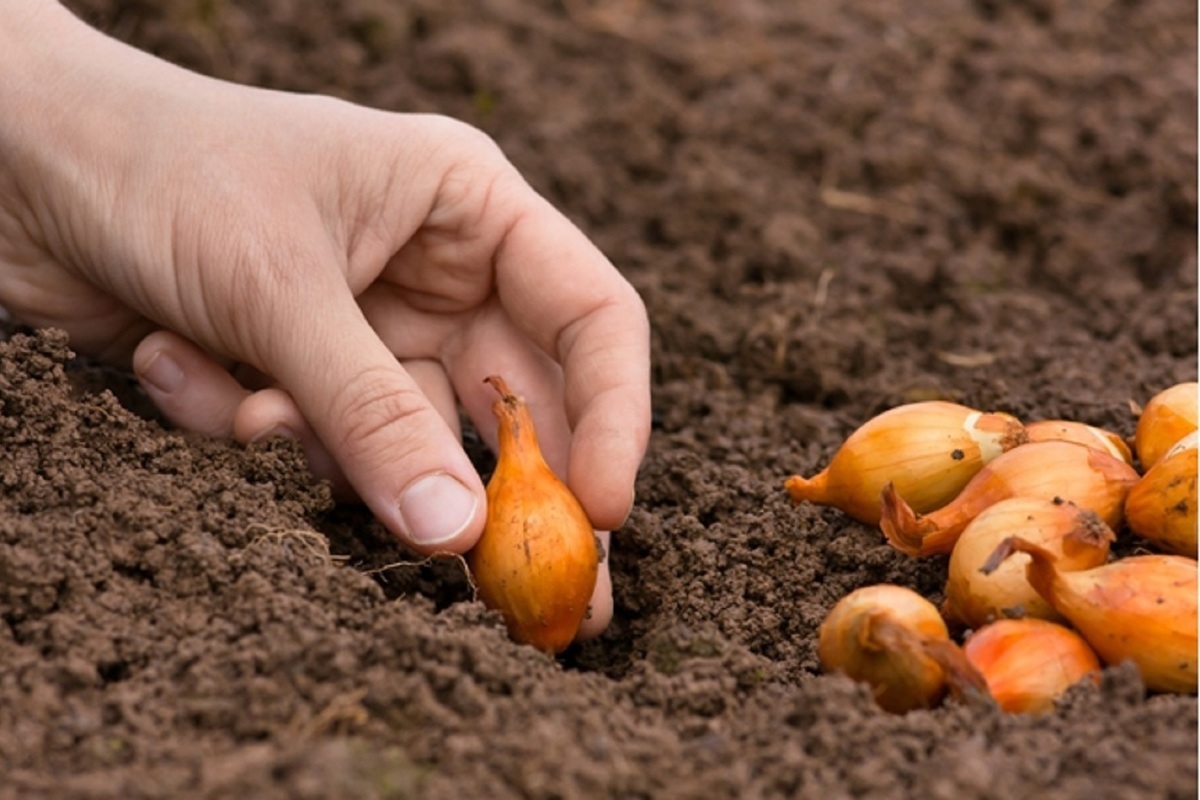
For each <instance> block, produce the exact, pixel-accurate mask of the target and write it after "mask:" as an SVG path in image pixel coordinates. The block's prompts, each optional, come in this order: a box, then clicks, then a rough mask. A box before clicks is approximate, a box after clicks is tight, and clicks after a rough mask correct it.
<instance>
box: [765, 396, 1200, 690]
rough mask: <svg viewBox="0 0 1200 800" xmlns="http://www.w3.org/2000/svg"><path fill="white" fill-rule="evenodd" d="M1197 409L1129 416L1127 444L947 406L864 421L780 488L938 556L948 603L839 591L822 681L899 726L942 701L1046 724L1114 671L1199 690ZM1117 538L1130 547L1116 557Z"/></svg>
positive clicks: (1191, 402) (1163, 400)
mask: <svg viewBox="0 0 1200 800" xmlns="http://www.w3.org/2000/svg"><path fill="white" fill-rule="evenodd" d="M1197 403H1198V400H1197V383H1195V382H1189V383H1180V384H1176V385H1174V386H1170V387H1167V388H1165V389H1163V390H1161V391H1159V392H1158V393H1157V394H1154V395H1153V396H1152V397H1151V398H1150V399H1149V401H1148V402H1147V403H1146V404H1145V405H1144V406H1143V407H1138V406H1136V405H1135V404H1133V403H1131V410H1132V411H1133V413H1134V414H1135V415H1136V429H1135V431H1134V433H1133V435H1131V436H1129V437H1128V438H1127V439H1126V438H1122V437H1121V436H1119V435H1118V434H1116V433H1114V432H1112V431H1109V430H1105V429H1102V428H1098V427H1094V426H1091V425H1088V424H1085V423H1082V422H1078V421H1074V420H1065V419H1064V420H1059V419H1054V420H1039V421H1032V422H1028V423H1025V422H1022V421H1020V420H1018V419H1017V418H1016V417H1014V416H1012V415H1009V414H1005V413H1002V412H984V411H980V410H977V409H974V408H971V407H969V406H964V405H959V404H957V403H949V402H942V401H927V402H917V403H910V404H907V405H902V406H897V407H895V408H892V409H889V410H888V411H885V412H883V413H881V414H879V415H878V416H876V417H874V418H872V419H870V420H868V421H867V422H866V423H865V424H863V425H862V426H861V427H860V428H859V429H858V430H856V431H854V433H852V434H851V435H850V436H849V437H848V438H847V439H846V441H845V442H844V443H843V444H842V446H841V447H840V448H839V449H838V451H837V453H835V455H834V457H833V458H832V459H831V460H830V462H829V464H828V465H827V466H826V467H825V469H823V470H822V471H821V472H819V473H818V474H816V475H814V476H812V477H809V478H805V477H801V476H799V475H793V476H791V477H790V478H788V480H787V481H786V484H785V486H786V488H787V490H788V492H789V494H790V495H791V497H792V499H793V501H794V502H796V503H802V502H811V503H816V504H819V505H826V506H832V507H835V508H838V509H840V510H841V511H843V512H845V513H846V514H848V515H850V516H852V517H853V518H855V519H857V520H859V521H861V522H864V523H866V524H869V525H877V526H878V527H879V528H880V530H881V532H882V533H883V535H884V537H885V538H886V539H887V541H888V542H889V543H890V544H891V545H892V546H893V547H894V548H896V549H897V550H898V551H900V552H902V553H905V554H906V555H909V556H912V557H916V558H925V557H934V556H948V559H947V575H946V585H945V593H944V597H943V598H942V599H941V603H940V605H938V604H935V603H934V602H933V601H932V600H931V599H929V598H926V597H923V596H922V595H920V594H918V593H917V592H915V591H913V590H912V589H910V588H907V587H903V586H897V585H891V584H880V585H874V586H863V587H860V588H858V589H856V590H855V591H853V592H851V593H850V594H848V595H847V596H845V597H843V598H842V599H841V600H840V601H839V602H838V603H836V604H835V606H834V607H833V608H832V609H831V610H830V612H829V614H828V615H827V617H826V619H825V621H824V623H823V624H822V626H821V630H820V638H819V645H818V656H819V658H820V662H821V666H822V668H823V669H824V670H826V671H828V672H841V673H844V674H846V675H848V676H849V677H850V678H852V679H854V680H857V681H860V682H862V683H864V684H866V685H867V686H869V687H870V690H871V692H872V695H873V696H874V697H875V699H876V701H877V702H878V704H879V705H880V706H881V707H882V708H884V709H885V710H888V711H891V712H895V713H903V712H906V711H910V710H912V709H917V708H931V707H934V706H936V705H937V704H939V703H941V702H942V701H943V699H944V698H945V697H947V696H954V697H958V698H960V699H964V698H971V697H983V698H990V700H991V701H994V702H995V703H996V704H997V705H999V707H1000V708H1002V709H1004V710H1005V711H1009V712H1013V713H1043V712H1046V711H1050V710H1052V709H1053V708H1054V707H1055V703H1056V702H1057V700H1058V699H1059V698H1061V697H1062V695H1063V693H1064V692H1066V691H1067V690H1068V689H1069V688H1071V687H1072V686H1074V685H1076V684H1077V683H1079V682H1081V681H1097V680H1098V679H1099V674H1100V671H1101V670H1102V669H1103V668H1104V667H1105V666H1111V665H1115V664H1120V663H1123V662H1132V663H1133V664H1134V665H1135V666H1136V667H1137V669H1138V672H1139V674H1140V675H1141V678H1142V681H1143V683H1144V685H1145V686H1146V688H1147V689H1148V690H1150V691H1153V692H1178V693H1195V692H1196V690H1197V670H1196V664H1197V637H1196V633H1197V631H1196V628H1197V614H1196V608H1197V582H1196V577H1197V560H1196V559H1197V531H1196V529H1197V523H1196V505H1197V496H1196V494H1197V493H1196V480H1197V432H1196V431H1197ZM1123 537H1129V539H1130V540H1131V541H1132V542H1136V544H1137V546H1136V547H1127V548H1120V549H1121V550H1122V551H1129V552H1131V553H1133V554H1132V555H1126V556H1122V557H1118V556H1117V555H1116V553H1115V552H1114V548H1113V545H1114V543H1117V542H1119V541H1121V540H1122V538H1123Z"/></svg>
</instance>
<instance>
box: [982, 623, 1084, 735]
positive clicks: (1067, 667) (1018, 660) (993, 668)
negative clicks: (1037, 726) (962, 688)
mask: <svg viewBox="0 0 1200 800" xmlns="http://www.w3.org/2000/svg"><path fill="white" fill-rule="evenodd" d="M962 649H963V653H964V654H965V655H966V657H967V660H968V661H970V662H971V664H972V666H974V667H975V669H976V670H978V671H979V673H980V674H981V675H983V677H984V679H985V680H986V681H987V686H988V692H989V693H990V694H991V696H992V699H993V700H995V701H996V704H997V705H999V706H1000V708H1001V709H1003V710H1004V711H1007V712H1009V713H1014V714H1042V713H1046V712H1048V711H1052V710H1053V709H1054V704H1055V702H1056V701H1057V700H1058V698H1060V697H1061V696H1062V695H1063V693H1064V692H1066V691H1067V690H1068V689H1070V688H1071V687H1072V686H1074V685H1075V684H1077V683H1079V682H1080V681H1082V680H1091V681H1092V682H1094V683H1099V677H1100V668H1101V666H1100V660H1099V659H1098V658H1097V656H1096V653H1095V651H1094V650H1092V648H1091V645H1089V644H1088V643H1087V640H1086V639H1084V638H1083V637H1082V636H1080V635H1079V634H1078V633H1076V632H1075V631H1073V630H1071V629H1069V628H1067V627H1064V626H1063V625H1060V624H1058V623H1055V622H1049V621H1047V620H1042V619H1032V618H1026V619H1002V620H998V621H996V622H993V623H990V624H988V625H985V626H983V627H982V628H979V629H977V630H975V631H974V632H973V633H971V635H970V636H968V637H967V640H966V642H964V643H963V648H962Z"/></svg>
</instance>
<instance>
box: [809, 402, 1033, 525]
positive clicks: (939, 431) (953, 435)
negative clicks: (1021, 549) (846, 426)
mask: <svg viewBox="0 0 1200 800" xmlns="http://www.w3.org/2000/svg"><path fill="white" fill-rule="evenodd" d="M1024 441H1025V431H1024V427H1023V426H1022V425H1021V423H1020V421H1019V420H1017V419H1016V418H1015V417H1012V416H1010V415H1008V414H1003V413H984V412H982V411H977V410H975V409H973V408H968V407H967V406H963V405H959V404H957V403H948V402H944V401H940V400H929V401H923V402H917V403H908V404H906V405H901V406H896V407H895V408H891V409H889V410H887V411H884V412H883V413H882V414H879V415H878V416H876V417H874V418H872V419H871V420H869V421H867V422H866V423H865V424H864V425H862V426H861V427H860V428H858V429H857V430H856V431H854V432H853V433H852V434H850V436H849V437H848V438H847V439H846V441H845V442H843V443H842V446H841V447H840V448H839V449H838V451H837V453H835V454H834V456H833V459H832V460H831V461H830V462H829V465H828V466H827V467H825V469H823V470H821V471H820V472H819V473H817V474H816V475H814V476H813V477H811V478H804V477H802V476H800V475H793V476H792V477H790V478H788V479H787V481H786V483H785V486H786V488H787V490H788V493H789V494H790V495H791V497H792V500H793V501H794V502H796V503H801V502H804V501H808V502H810V503H818V504H821V505H828V506H833V507H836V508H838V509H840V510H842V511H843V512H845V513H846V514H849V515H850V516H851V517H854V518H855V519H857V520H859V521H861V522H865V523H867V524H869V525H875V524H878V522H879V514H880V505H879V494H880V491H881V490H882V489H883V487H884V485H885V484H888V483H891V484H893V485H895V486H896V487H897V490H898V491H899V492H900V493H901V494H902V495H903V496H904V498H905V499H906V500H907V501H908V502H909V503H910V504H911V505H912V507H913V508H915V509H916V510H917V511H918V512H926V511H932V510H933V509H935V508H939V507H940V506H942V505H944V504H946V503H947V502H949V501H950V500H951V499H952V498H953V497H954V496H955V495H956V494H958V492H959V491H960V490H961V489H962V488H963V486H965V485H966V484H967V482H968V481H969V480H970V479H971V478H972V477H973V476H974V475H975V474H976V473H977V472H979V470H980V469H981V468H982V467H983V466H984V465H985V464H987V463H988V462H989V461H991V460H992V459H993V458H995V457H996V456H999V455H1000V454H1001V453H1003V452H1005V451H1006V450H1011V449H1012V448H1013V447H1016V446H1017V445H1019V444H1021V443H1023V442H1024Z"/></svg>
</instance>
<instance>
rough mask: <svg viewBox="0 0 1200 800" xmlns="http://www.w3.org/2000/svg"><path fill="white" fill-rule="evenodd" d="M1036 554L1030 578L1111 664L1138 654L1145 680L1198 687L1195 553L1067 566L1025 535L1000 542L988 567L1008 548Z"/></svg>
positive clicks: (1155, 685)
mask: <svg viewBox="0 0 1200 800" xmlns="http://www.w3.org/2000/svg"><path fill="white" fill-rule="evenodd" d="M1013 552H1018V553H1028V554H1029V555H1030V556H1031V560H1030V562H1029V565H1028V566H1027V567H1026V568H1025V573H1026V577H1027V578H1028V580H1029V583H1030V585H1031V586H1033V588H1034V589H1036V590H1037V591H1038V593H1039V594H1040V595H1041V596H1042V597H1044V598H1045V599H1046V600H1047V601H1048V602H1049V603H1050V605H1052V606H1054V609H1055V610H1056V611H1058V613H1060V614H1062V615H1063V616H1064V617H1066V618H1067V620H1068V621H1070V623H1071V624H1072V625H1073V626H1074V627H1075V629H1076V630H1078V631H1079V633H1080V634H1082V636H1083V638H1084V639H1087V641H1088V644H1090V645H1091V646H1092V649H1094V650H1095V651H1096V652H1097V653H1098V654H1099V656H1100V658H1101V660H1102V661H1104V663H1106V664H1119V663H1121V662H1123V661H1132V662H1133V663H1134V664H1135V665H1136V666H1137V668H1138V671H1139V672H1141V675H1142V681H1143V683H1145V684H1146V687H1147V688H1149V689H1152V690H1155V691H1162V692H1195V691H1196V560H1195V559H1192V558H1186V557H1184V556H1176V555H1139V556H1128V557H1126V558H1122V559H1119V560H1117V561H1112V562H1110V563H1108V564H1105V565H1103V566H1100V567H1095V568H1093V569H1087V570H1079V571H1078V572H1064V571H1063V570H1061V569H1059V568H1058V565H1057V564H1056V563H1055V559H1054V554H1053V553H1051V552H1050V551H1049V550H1047V549H1046V548H1044V547H1041V546H1040V545H1037V544H1034V543H1033V542H1030V541H1027V540H1026V539H1023V538H1021V537H1019V536H1013V537H1010V538H1008V539H1006V540H1004V542H1002V543H1001V544H1000V546H999V547H998V548H996V552H995V553H994V554H993V556H992V558H991V559H989V563H988V564H987V565H985V569H990V568H992V567H994V566H995V565H997V564H999V563H1000V562H1001V561H1002V560H1003V559H1004V558H1006V557H1007V556H1008V555H1009V554H1010V553H1013Z"/></svg>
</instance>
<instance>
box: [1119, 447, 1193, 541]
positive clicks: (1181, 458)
mask: <svg viewBox="0 0 1200 800" xmlns="http://www.w3.org/2000/svg"><path fill="white" fill-rule="evenodd" d="M1196 440H1197V435H1196V432H1195V431H1193V432H1192V433H1190V434H1188V435H1187V436H1185V437H1184V438H1183V439H1181V440H1179V441H1178V442H1176V443H1175V445H1174V446H1173V447H1172V448H1171V449H1170V450H1168V451H1167V452H1166V454H1165V455H1164V456H1163V457H1162V458H1160V459H1159V460H1158V461H1157V462H1155V464H1154V466H1152V467H1151V468H1150V469H1148V470H1146V474H1145V475H1143V476H1142V478H1141V480H1139V481H1138V482H1137V483H1135V484H1134V485H1133V488H1132V489H1130V490H1129V495H1128V496H1127V497H1126V498H1125V522H1126V524H1128V525H1129V529H1130V530H1132V531H1133V532H1134V533H1136V534H1137V535H1138V536H1141V537H1142V538H1144V539H1146V540H1147V541H1149V542H1151V543H1153V544H1154V545H1155V546H1156V547H1157V548H1158V549H1160V550H1165V551H1166V552H1169V553H1175V554H1176V555H1181V556H1190V557H1192V558H1196V556H1197V546H1196V538H1197V537H1196V527H1197V525H1196V505H1197V498H1196V473H1197V466H1198V465H1197V451H1196Z"/></svg>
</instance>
